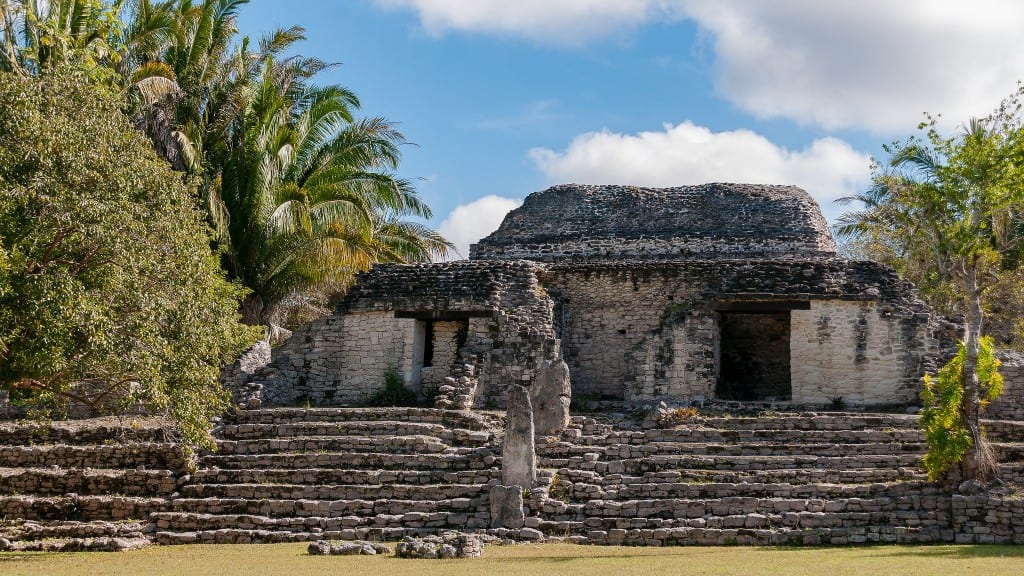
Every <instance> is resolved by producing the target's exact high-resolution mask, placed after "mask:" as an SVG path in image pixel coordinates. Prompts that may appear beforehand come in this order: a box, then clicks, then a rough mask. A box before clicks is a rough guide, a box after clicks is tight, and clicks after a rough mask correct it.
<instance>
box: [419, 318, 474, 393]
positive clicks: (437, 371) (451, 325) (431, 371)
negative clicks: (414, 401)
mask: <svg viewBox="0 0 1024 576" xmlns="http://www.w3.org/2000/svg"><path fill="white" fill-rule="evenodd" d="M460 332H463V338H465V337H467V336H468V332H469V323H468V322H466V321H456V322H434V358H433V366H430V367H426V366H425V367H423V368H422V370H421V373H420V387H421V388H423V389H424V390H430V389H432V388H439V387H440V386H441V385H442V384H444V379H445V377H446V376H448V375H449V374H451V372H452V368H453V367H454V365H455V363H456V362H457V361H458V360H459V333H460Z"/></svg>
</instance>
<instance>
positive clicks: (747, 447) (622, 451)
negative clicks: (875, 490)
mask: <svg viewBox="0 0 1024 576" xmlns="http://www.w3.org/2000/svg"><path fill="white" fill-rule="evenodd" d="M926 449H927V446H926V445H925V443H924V442H913V443H910V442H905V443H869V444H833V443H825V444H765V443H758V444H754V443H751V444H719V443H710V442H691V443H681V442H648V443H646V444H641V445H637V446H634V445H630V444H608V445H604V446H581V445H577V444H573V443H569V442H538V443H537V455H538V456H540V457H554V458H566V457H569V458H571V457H574V456H577V457H584V456H585V455H588V454H589V455H595V454H596V455H597V456H598V458H602V459H605V460H618V459H629V458H644V457H648V456H654V455H676V454H678V455H708V456H789V455H801V456H857V455H868V456H873V455H891V454H916V455H918V456H919V457H920V456H923V455H924V452H925V450H926Z"/></svg>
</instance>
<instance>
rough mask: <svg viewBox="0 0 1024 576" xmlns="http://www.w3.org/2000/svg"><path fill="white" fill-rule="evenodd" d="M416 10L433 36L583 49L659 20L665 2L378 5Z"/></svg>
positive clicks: (401, 0)
mask: <svg viewBox="0 0 1024 576" xmlns="http://www.w3.org/2000/svg"><path fill="white" fill-rule="evenodd" d="M376 2H377V4H378V5H380V6H383V7H385V8H392V9H395V8H400V9H412V10H415V11H416V12H417V13H418V14H419V18H420V24H421V25H422V26H423V28H424V29H425V30H426V31H427V32H428V33H431V34H438V35H439V34H443V33H444V32H446V31H448V30H459V31H465V32H479V33H485V34H496V35H502V36H517V37H522V38H527V39H529V40H536V41H540V42H543V43H545V44H580V43H583V42H587V41H590V40H594V39H597V38H601V37H605V36H609V35H615V34H618V33H621V32H624V31H629V30H631V29H633V28H634V27H636V26H638V25H639V24H642V23H643V22H645V21H648V20H650V19H652V18H656V17H658V15H659V14H662V13H663V12H664V11H665V9H666V7H667V6H668V5H669V4H670V2H665V1H664V0H631V1H623V0H554V1H552V0H376Z"/></svg>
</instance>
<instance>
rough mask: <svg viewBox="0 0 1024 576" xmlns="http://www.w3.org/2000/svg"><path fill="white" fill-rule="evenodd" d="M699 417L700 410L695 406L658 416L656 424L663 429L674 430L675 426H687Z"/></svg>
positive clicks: (675, 409)
mask: <svg viewBox="0 0 1024 576" xmlns="http://www.w3.org/2000/svg"><path fill="white" fill-rule="evenodd" d="M699 416H700V410H698V409H697V408H695V407H693V406H689V407H687V408H673V409H671V410H666V411H664V412H661V413H660V414H658V417H657V420H656V422H657V423H658V426H659V427H661V428H672V427H673V426H679V425H681V424H686V423H687V422H689V421H691V420H693V419H694V418H697V417H699Z"/></svg>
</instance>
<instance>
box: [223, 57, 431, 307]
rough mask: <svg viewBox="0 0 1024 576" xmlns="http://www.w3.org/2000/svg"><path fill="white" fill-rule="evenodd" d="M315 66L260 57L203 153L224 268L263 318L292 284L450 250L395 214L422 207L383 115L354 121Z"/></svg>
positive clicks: (319, 287) (313, 289) (306, 286)
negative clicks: (223, 137) (317, 81)
mask: <svg viewBox="0 0 1024 576" xmlns="http://www.w3.org/2000/svg"><path fill="white" fill-rule="evenodd" d="M264 44H266V43H264ZM264 52H265V53H268V52H270V51H268V50H264ZM322 66H323V65H322V63H320V62H319V61H315V60H309V59H303V58H298V57H292V58H287V59H284V60H282V61H280V62H278V61H275V60H274V58H273V56H272V55H268V56H266V57H264V59H263V66H262V68H263V69H262V77H261V78H260V80H259V82H258V83H256V84H254V85H253V86H252V87H251V96H250V99H249V101H248V104H247V107H246V109H245V110H244V113H243V114H241V115H239V116H238V117H237V118H236V121H235V122H234V124H233V125H232V127H231V134H232V138H231V139H230V140H228V141H227V147H226V148H223V149H217V150H216V153H217V154H219V155H222V156H217V157H216V158H211V160H212V165H215V166H219V167H221V169H220V171H219V172H217V173H216V174H215V175H213V179H212V181H213V182H215V183H216V185H214V186H212V187H211V198H212V201H211V204H212V206H213V207H214V208H213V210H212V213H213V214H215V215H217V223H218V229H219V230H220V231H221V233H222V236H221V237H222V242H223V244H224V246H225V262H226V268H227V269H228V271H229V273H230V274H231V275H232V276H233V277H235V278H237V279H239V280H241V281H242V282H243V283H244V284H245V285H246V286H248V287H249V288H250V289H252V291H253V292H252V294H251V295H250V296H249V298H248V299H247V300H246V302H245V304H244V305H243V318H244V321H246V322H248V323H251V324H271V323H272V320H273V319H274V318H275V316H276V315H277V314H278V313H279V312H280V310H279V309H278V306H279V305H280V304H281V302H282V301H284V300H285V299H286V298H287V297H289V296H293V295H294V294H295V293H299V294H311V293H317V292H322V291H324V290H328V291H329V290H336V289H338V288H344V287H346V286H347V285H348V284H349V283H350V282H351V281H352V278H353V276H354V274H355V273H356V272H358V271H360V270H366V269H368V268H369V267H370V266H371V265H372V264H373V263H375V262H408V261H429V260H431V259H432V258H433V257H437V256H444V255H446V254H447V253H448V251H449V250H450V249H451V244H450V243H449V242H447V241H446V240H444V239H443V238H441V237H440V236H439V235H438V234H437V233H436V232H434V231H432V230H430V229H429V228H426V227H425V226H422V225H419V224H416V223H412V222H405V221H403V220H402V218H404V217H409V216H411V217H416V218H429V217H430V216H431V213H430V209H429V208H428V207H427V206H426V205H425V204H424V203H423V202H422V200H421V199H420V198H419V196H418V195H417V193H416V191H415V188H414V187H413V186H412V184H411V183H410V182H409V181H407V180H404V179H401V178H398V177H396V176H395V175H394V174H393V170H395V169H396V168H397V166H398V163H399V160H400V147H401V146H402V145H403V144H404V143H405V138H404V136H403V135H402V134H401V133H400V132H399V131H398V130H397V129H396V127H395V126H394V125H393V124H392V123H390V122H387V121H386V120H384V119H381V118H369V119H363V120H355V119H354V118H353V115H352V110H353V109H355V108H356V107H358V105H359V102H358V99H357V98H356V97H355V95H354V94H352V93H351V92H350V91H348V90H346V89H344V88H341V87H339V86H326V87H318V86H314V85H311V84H309V83H308V82H307V80H308V79H309V78H310V77H311V76H312V75H313V74H315V73H316V72H318V71H319V70H321V69H322ZM291 300H294V298H291Z"/></svg>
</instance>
